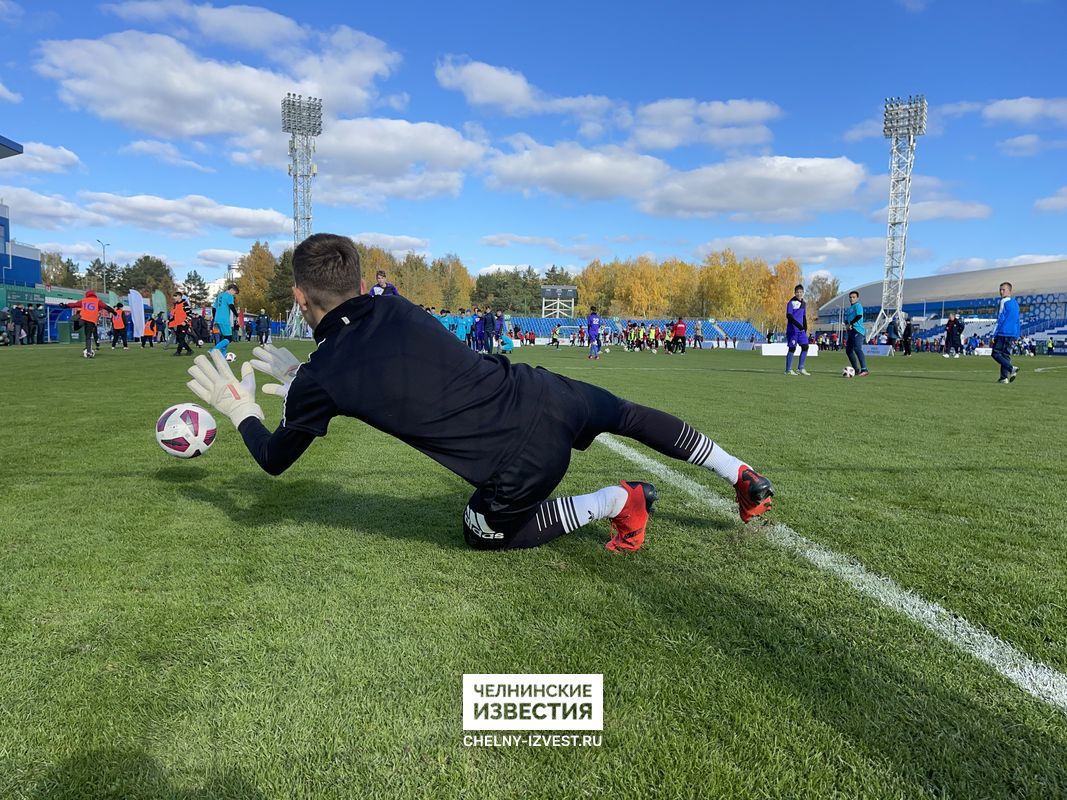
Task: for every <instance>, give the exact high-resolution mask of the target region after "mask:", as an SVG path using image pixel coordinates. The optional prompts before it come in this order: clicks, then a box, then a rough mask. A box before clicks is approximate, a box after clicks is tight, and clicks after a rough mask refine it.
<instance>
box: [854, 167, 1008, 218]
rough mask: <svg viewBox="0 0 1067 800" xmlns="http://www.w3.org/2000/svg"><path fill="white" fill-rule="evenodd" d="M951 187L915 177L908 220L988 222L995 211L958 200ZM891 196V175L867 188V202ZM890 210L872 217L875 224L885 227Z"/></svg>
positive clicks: (871, 181)
mask: <svg viewBox="0 0 1067 800" xmlns="http://www.w3.org/2000/svg"><path fill="white" fill-rule="evenodd" d="M951 186H952V185H951V184H950V183H948V182H946V181H943V180H942V179H941V178H936V177H934V176H932V175H913V176H912V179H911V202H910V204H909V206H908V208H909V212H908V219H909V220H911V221H912V222H925V221H929V220H933V219H985V218H986V217H988V216H990V214H992V213H993V210H992V209H991V208H990V207H989V206H988V205H986V204H985V203H980V202H977V201H973V200H958V199H956V198H954V197H953V196H952V194H951V192H950V189H951ZM888 195H889V175H887V174H885V173H882V174H881V175H872V176H871V177H870V178H869V179H868V181H867V185H866V186H865V187H864V189H863V192H862V196H863V202H865V203H867V202H872V203H873V202H878V201H884V198H886V197H888ZM888 215H889V207H888V206H882V207H880V208H878V209H877V210H875V211H872V212H871V213H870V214H869V218H870V219H871V221H872V222H882V223H884V222H885V221H886V220H887V219H888Z"/></svg>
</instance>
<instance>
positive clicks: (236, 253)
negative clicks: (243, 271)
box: [196, 248, 246, 267]
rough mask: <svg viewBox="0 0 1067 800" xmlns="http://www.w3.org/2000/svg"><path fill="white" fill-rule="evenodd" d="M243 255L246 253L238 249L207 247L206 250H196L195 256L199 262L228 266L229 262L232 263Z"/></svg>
mask: <svg viewBox="0 0 1067 800" xmlns="http://www.w3.org/2000/svg"><path fill="white" fill-rule="evenodd" d="M243 255H246V254H245V253H243V252H241V251H240V250H223V249H214V248H208V249H206V250H201V251H200V252H198V253H197V254H196V258H197V260H198V261H199V262H200V263H201V264H208V265H211V266H220V265H221V266H223V267H228V266H230V264H233V263H234V262H235V261H237V260H238V259H239V258H240V257H241V256H243Z"/></svg>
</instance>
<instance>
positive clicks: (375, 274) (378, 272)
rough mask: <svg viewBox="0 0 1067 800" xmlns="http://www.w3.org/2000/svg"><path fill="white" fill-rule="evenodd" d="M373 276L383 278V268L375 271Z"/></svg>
mask: <svg viewBox="0 0 1067 800" xmlns="http://www.w3.org/2000/svg"><path fill="white" fill-rule="evenodd" d="M374 277H375V278H384V277H385V270H384V269H380V270H378V271H377V272H375V273H374Z"/></svg>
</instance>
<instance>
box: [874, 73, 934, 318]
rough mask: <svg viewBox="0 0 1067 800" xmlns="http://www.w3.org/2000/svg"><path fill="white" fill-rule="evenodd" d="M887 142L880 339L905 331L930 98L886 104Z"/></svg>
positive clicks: (890, 100) (891, 100) (894, 99)
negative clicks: (918, 148) (915, 193)
mask: <svg viewBox="0 0 1067 800" xmlns="http://www.w3.org/2000/svg"><path fill="white" fill-rule="evenodd" d="M882 133H883V135H884V136H885V138H887V139H890V140H892V144H891V145H890V148H889V152H890V156H889V229H888V232H887V234H886V242H885V279H884V280H883V281H882V310H881V311H879V312H878V319H877V320H876V321H875V323H874V327H873V328H872V329H871V333H870V334H869V335H870V336H871V337H874V336H878V334H880V333H881V332H882V331H884V330H885V329H886V328H887V327H888V326H889V323H890V322H896V323H898V329H900V328H903V324H904V323H903V316H904V312H903V311H902V309H901V307H902V306H903V305H904V252H905V248H906V246H907V243H908V206H909V205H910V204H911V168H912V166H914V164H915V137H916V136H922V135H923V134H924V133H926V97H924V96H923V95H921V94H920V95H917V96H915V97H908V99H907V100H903V99H902V98H899V97H887V98H886V101H885V124H884V125H883V127H882Z"/></svg>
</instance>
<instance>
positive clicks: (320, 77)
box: [35, 26, 400, 154]
mask: <svg viewBox="0 0 1067 800" xmlns="http://www.w3.org/2000/svg"><path fill="white" fill-rule="evenodd" d="M41 53H42V55H41V57H40V59H39V60H38V62H37V64H36V67H35V68H36V70H37V71H38V72H39V73H40V74H42V75H44V76H45V77H48V78H52V79H54V80H55V81H57V82H58V83H59V97H60V99H61V100H62V101H63V102H64V103H65V104H67V105H68V106H70V107H72V108H76V109H84V110H88V111H90V112H92V113H95V114H98V115H100V116H102V117H104V118H106V119H111V120H116V121H118V122H121V123H122V124H124V125H127V126H129V127H131V128H134V129H136V130H141V131H147V132H148V133H150V134H153V135H155V136H159V137H161V138H174V137H189V136H209V135H220V134H221V135H231V136H235V137H238V138H243V137H246V136H253V137H254V136H255V135H256V134H257V133H259V134H264V133H266V132H271V133H274V132H276V131H277V128H278V127H279V115H280V104H281V99H282V97H284V96H285V93H286V92H289V91H294V92H297V93H300V94H303V95H311V96H316V97H322V98H323V105H324V108H325V109H326V110H327V113H328V114H335V115H343V114H346V113H353V112H359V111H362V110H364V109H365V108H367V107H368V106H369V105H370V104H371V103H372V101H373V100H374V99H375V97H376V90H375V86H374V84H375V81H376V80H377V79H379V78H381V77H384V76H387V75H389V74H390V72H391V71H392V69H393V68H394V67H395V65H396V64H397V63H398V62H399V60H400V57H399V55H397V54H396V53H394V52H392V51H391V50H389V48H388V47H387V46H386V45H385V44H384V43H383V42H381V41H380V40H378V39H375V38H373V37H371V36H367V35H366V34H363V33H360V32H359V31H355V30H352V29H351V28H347V27H344V26H341V27H339V28H336V29H334V30H333V31H331V32H330V33H328V34H315V35H314V36H313V37H312V39H311V40H310V41H309V42H308V43H307V47H306V48H305V49H302V50H300V51H299V52H295V53H291V54H290V55H289V57H288V58H286V60H285V61H284V67H285V71H279V70H272V69H266V68H260V67H252V66H248V65H246V64H242V63H237V62H222V61H217V60H214V59H209V58H205V57H202V56H200V55H198V54H197V53H195V52H194V51H193V50H191V49H190V48H189V47H188V46H187V45H186V44H183V43H182V42H180V41H178V40H177V39H175V38H174V37H172V36H167V35H163V34H158V33H145V32H140V31H133V30H129V31H123V32H120V33H113V34H109V35H107V36H104V37H102V38H100V39H72V40H66V41H46V42H42V48H41ZM326 127H327V128H328V127H329V124H328V123H327V125H326ZM283 142H284V140H283ZM284 152H285V150H284V143H283V145H282V153H283V154H284Z"/></svg>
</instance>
